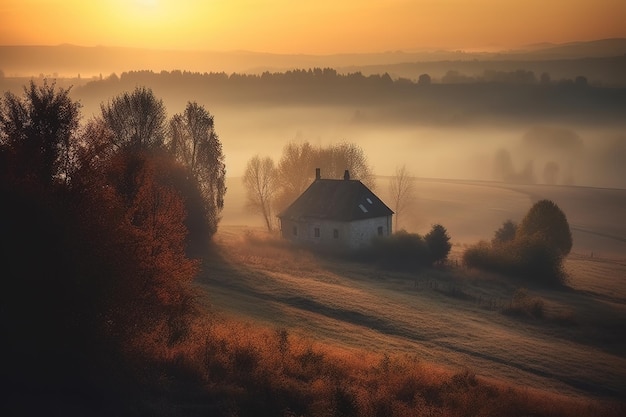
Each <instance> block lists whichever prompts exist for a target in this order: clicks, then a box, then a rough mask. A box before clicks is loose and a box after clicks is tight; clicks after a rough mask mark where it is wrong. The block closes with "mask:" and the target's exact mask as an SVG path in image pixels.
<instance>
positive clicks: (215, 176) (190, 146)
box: [169, 102, 226, 234]
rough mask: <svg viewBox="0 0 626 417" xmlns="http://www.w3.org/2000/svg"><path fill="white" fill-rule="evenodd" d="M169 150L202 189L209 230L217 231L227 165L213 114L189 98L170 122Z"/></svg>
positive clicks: (224, 190) (222, 205)
mask: <svg viewBox="0 0 626 417" xmlns="http://www.w3.org/2000/svg"><path fill="white" fill-rule="evenodd" d="M170 129H171V138H170V142H169V147H170V152H171V153H172V154H173V155H174V156H175V157H176V158H177V159H178V160H180V161H181V162H182V163H183V164H185V166H187V167H188V168H189V170H190V171H191V172H192V173H193V175H194V177H195V179H196V181H197V183H198V186H199V189H200V191H201V194H202V197H203V200H204V206H205V212H206V220H207V223H208V227H209V233H210V234H213V233H215V232H216V231H217V224H218V222H219V219H220V213H221V211H222V209H223V208H224V195H225V193H226V184H225V177H226V166H225V164H224V154H223V153H222V144H221V142H220V140H219V138H218V136H217V133H215V127H214V121H213V116H212V115H211V114H209V112H208V111H207V110H206V109H205V108H204V107H203V106H200V105H199V104H198V103H195V102H193V103H192V102H189V103H187V107H186V108H185V111H184V112H183V113H182V114H176V115H174V116H173V118H172V120H171V122H170Z"/></svg>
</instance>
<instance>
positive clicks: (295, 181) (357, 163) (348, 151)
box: [275, 142, 375, 210]
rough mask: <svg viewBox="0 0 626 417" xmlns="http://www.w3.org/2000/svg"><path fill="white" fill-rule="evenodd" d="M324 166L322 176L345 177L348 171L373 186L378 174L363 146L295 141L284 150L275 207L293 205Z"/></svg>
mask: <svg viewBox="0 0 626 417" xmlns="http://www.w3.org/2000/svg"><path fill="white" fill-rule="evenodd" d="M315 168H320V170H321V174H322V178H328V179H341V178H343V175H344V172H345V171H346V170H348V171H350V177H351V178H353V179H358V180H360V181H361V182H363V183H364V184H365V185H366V186H368V187H369V188H371V189H373V188H374V185H375V181H374V174H373V171H372V168H371V166H370V165H369V163H368V162H367V158H366V157H365V153H364V152H363V149H361V148H360V147H359V146H357V145H355V144H352V143H340V144H335V145H330V146H328V147H325V148H322V147H314V146H312V145H311V144H310V143H309V142H304V143H302V144H297V143H294V142H291V143H289V144H287V146H285V148H284V149H283V155H282V157H281V159H280V161H279V163H278V168H277V170H278V174H277V175H278V180H277V181H278V189H277V196H276V200H275V207H276V208H277V209H278V210H282V209H284V208H285V207H287V206H288V205H289V204H291V203H292V202H293V201H294V200H295V199H296V198H297V197H298V196H299V195H300V194H302V192H303V191H304V190H305V189H306V187H308V186H309V185H310V184H311V182H312V181H313V179H314V178H315Z"/></svg>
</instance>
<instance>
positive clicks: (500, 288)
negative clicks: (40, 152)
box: [196, 178, 626, 415]
mask: <svg viewBox="0 0 626 417" xmlns="http://www.w3.org/2000/svg"><path fill="white" fill-rule="evenodd" d="M237 180H238V179H237V178H231V179H230V182H229V183H228V187H229V192H228V194H227V200H226V203H225V209H224V213H223V221H222V224H221V226H220V230H219V231H218V234H217V235H216V237H215V245H216V250H215V252H214V255H213V256H214V259H213V260H212V261H213V262H211V265H212V266H211V268H209V269H207V271H206V272H204V273H202V274H201V276H200V277H199V278H198V279H197V280H196V283H197V285H198V287H199V288H200V290H201V294H202V296H201V299H202V301H203V302H204V303H205V304H206V305H207V306H208V307H209V308H210V309H211V310H212V311H213V312H214V313H215V314H222V315H224V316H225V317H229V318H235V321H234V322H235V323H251V324H253V325H254V326H257V327H258V326H260V327H261V328H266V329H269V330H268V331H270V332H271V331H272V330H271V329H284V331H286V332H288V333H289V334H290V335H293V336H294V337H297V338H298V340H304V341H309V342H307V343H312V344H316V345H320V346H322V347H323V348H324V349H330V351H332V352H339V353H337V354H340V355H345V354H346V352H348V356H349V357H350V358H352V359H351V360H356V361H358V360H359V359H358V358H363V363H364V364H365V363H366V362H367V361H372V360H374V361H377V360H382V359H381V358H383V359H384V358H388V357H391V358H404V359H402V360H404V361H407V360H408V361H411V363H413V362H414V363H415V364H416V365H415V366H418V367H419V368H420V369H422V370H424V372H425V373H426V374H428V375H448V376H449V375H460V374H459V373H461V374H462V373H463V372H466V373H467V372H469V373H471V375H472V378H479V379H480V380H481V381H488V383H489V384H495V386H505V387H506V386H512V387H515V389H516V390H521V391H519V392H523V393H525V395H531V394H532V395H538V396H540V397H541V396H548V397H547V398H551V399H548V400H546V401H547V403H549V402H553V401H555V400H554V399H555V398H559V399H560V400H559V401H561V400H562V401H566V403H568V402H567V401H570V400H571V401H600V402H601V403H607V404H611V403H613V402H614V401H621V400H622V399H623V398H624V397H625V395H626V355H625V354H624V352H626V283H625V282H624V278H626V259H625V258H626V256H625V255H626V250H625V248H626V229H625V228H626V225H624V223H623V207H624V206H625V205H624V204H626V191H624V190H613V189H594V188H583V187H554V186H522V185H508V184H503V183H487V182H484V183H483V182H460V181H451V180H426V179H424V180H417V181H416V185H417V187H416V198H415V199H414V204H413V206H412V208H411V211H410V213H405V214H404V216H403V217H404V218H403V219H401V227H403V228H406V229H407V230H409V231H415V232H418V233H425V232H426V231H427V230H428V228H429V227H430V225H431V224H432V223H436V222H437V223H441V224H443V225H444V226H445V227H446V228H447V229H448V232H449V233H450V235H451V237H452V242H453V244H454V246H453V249H452V254H451V262H450V265H449V266H447V267H445V268H439V269H437V268H435V269H424V270H422V271H420V272H417V273H402V272H391V271H386V270H382V269H376V268H372V267H371V266H369V265H362V264H358V263H354V262H351V261H349V260H346V259H336V258H328V257H321V256H319V255H315V254H313V253H310V252H308V251H305V250H301V249H294V248H291V247H289V245H287V244H286V243H285V242H282V241H280V240H279V239H277V238H276V237H274V236H271V235H268V234H267V233H265V232H264V231H263V229H262V228H261V222H260V218H255V217H251V218H250V217H249V214H248V213H247V212H246V211H245V208H244V202H245V201H244V193H243V190H242V189H241V185H240V183H239V182H238V181H237ZM386 181H387V179H385V178H380V179H379V183H378V185H377V190H376V191H377V192H378V194H379V195H380V196H381V197H382V198H383V199H385V193H386ZM539 198H551V199H553V200H554V201H555V202H556V203H557V204H558V205H559V206H560V207H561V208H562V209H563V211H564V212H565V214H566V215H567V216H568V220H569V223H570V227H571V229H572V233H573V237H574V248H573V250H572V253H571V254H570V255H569V256H568V258H567V259H566V263H565V268H566V270H567V272H568V274H569V281H568V285H567V287H566V288H563V289H546V288H542V287H537V286H533V285H532V284H528V283H524V282H519V281H515V280H512V279H510V278H504V277H501V276H497V275H492V274H488V273H484V272H480V271H475V270H467V269H465V268H464V267H463V266H462V265H461V264H460V263H459V262H458V261H457V260H458V259H459V258H460V255H461V254H462V252H463V250H464V248H465V247H467V245H469V244H472V243H475V242H477V241H478V240H480V239H486V240H490V239H491V237H492V235H493V231H494V230H495V229H496V228H498V227H499V226H500V225H501V224H502V222H503V221H504V220H506V219H509V218H510V219H513V220H514V221H519V220H520V219H521V217H522V216H523V215H524V213H525V212H526V211H527V210H528V208H529V207H530V206H531V205H532V203H533V202H534V201H536V200H537V199H539ZM302 343H304V342H302ZM355 358H357V359H355ZM365 358H368V359H365ZM372 358H377V359H372ZM394 360H395V359H394ZM363 366H367V365H363ZM433 378H435V377H434V376H433ZM442 378H443V377H442ZM516 392H518V391H516ZM542 398H543V397H542ZM544 399H545V398H544ZM564 399H567V400H564ZM557 402H558V401H557ZM547 403H546V404H545V405H546V406H547ZM568 404H569V403H568ZM585 404H587V403H585ZM622 407H623V405H622ZM576 409H577V410H579V412H581V413H582V411H580V410H581V409H580V408H576ZM491 411H492V412H493V409H491ZM544 411H545V410H544ZM577 413H578V412H577ZM571 414H572V413H567V412H566V413H565V414H564V415H571ZM469 415H474V414H473V413H470V414H469Z"/></svg>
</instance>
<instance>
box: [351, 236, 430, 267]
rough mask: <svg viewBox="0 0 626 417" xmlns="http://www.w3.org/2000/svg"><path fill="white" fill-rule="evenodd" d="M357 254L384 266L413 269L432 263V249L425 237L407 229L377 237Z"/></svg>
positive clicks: (363, 258)
mask: <svg viewBox="0 0 626 417" xmlns="http://www.w3.org/2000/svg"><path fill="white" fill-rule="evenodd" d="M357 256H358V257H359V258H360V259H362V260H365V261H371V262H375V263H378V264H379V265H380V266H382V267H383V268H388V269H397V270H411V269H415V268H419V267H423V266H429V265H431V264H432V256H431V252H430V249H429V248H428V245H427V243H426V241H425V240H424V238H423V237H422V236H420V235H419V234H417V233H408V232H406V231H405V230H401V231H399V232H396V233H394V234H393V235H391V236H387V237H376V238H375V239H374V240H373V241H372V244H371V245H370V247H368V248H367V249H364V250H362V251H360V252H359V253H358V254H357Z"/></svg>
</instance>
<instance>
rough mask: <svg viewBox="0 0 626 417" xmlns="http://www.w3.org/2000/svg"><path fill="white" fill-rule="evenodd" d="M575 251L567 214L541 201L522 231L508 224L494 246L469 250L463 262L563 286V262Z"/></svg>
mask: <svg viewBox="0 0 626 417" xmlns="http://www.w3.org/2000/svg"><path fill="white" fill-rule="evenodd" d="M571 247H572V237H571V232H570V230H569V225H568V223H567V219H566V218H565V214H563V212H562V211H561V209H559V208H558V206H557V205H556V204H554V203H553V202H552V201H549V200H541V201H539V202H537V203H536V204H535V205H533V206H532V207H531V209H530V210H529V212H528V214H526V216H525V217H524V219H523V220H522V223H521V224H520V225H519V227H517V228H516V227H515V224H514V223H513V222H512V221H510V220H509V221H507V222H505V223H504V224H503V225H502V227H501V228H500V229H498V230H497V231H496V233H495V236H494V238H493V240H492V242H491V244H489V243H487V242H485V241H481V242H479V243H477V244H476V245H474V246H472V247H470V248H468V249H467V250H466V251H465V253H464V254H463V262H464V263H465V265H466V266H468V267H471V268H480V269H484V270H489V271H493V272H498V273H501V274H505V275H510V276H514V277H518V278H522V279H525V280H527V281H533V282H536V283H541V284H546V285H563V284H564V283H565V281H566V279H567V275H566V274H565V271H564V269H563V258H564V256H566V255H567V254H568V253H569V251H570V250H571Z"/></svg>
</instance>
